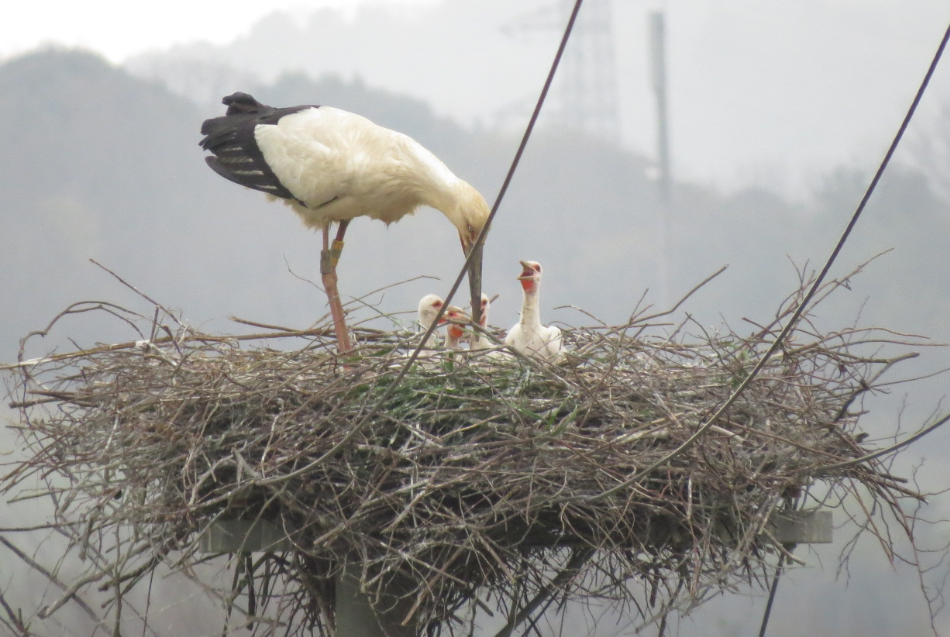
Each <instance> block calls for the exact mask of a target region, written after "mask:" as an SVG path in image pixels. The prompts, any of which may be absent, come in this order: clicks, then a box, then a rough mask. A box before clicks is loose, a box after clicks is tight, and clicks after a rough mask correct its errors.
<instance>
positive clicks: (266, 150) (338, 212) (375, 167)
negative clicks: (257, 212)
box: [201, 93, 489, 352]
mask: <svg viewBox="0 0 950 637" xmlns="http://www.w3.org/2000/svg"><path fill="white" fill-rule="evenodd" d="M222 102H223V103H224V104H225V105H227V107H228V109H227V112H226V114H225V115H224V116H223V117H215V118H213V119H208V120H205V122H204V123H203V124H202V125H201V134H202V135H204V136H205V137H204V138H203V139H202V140H201V147H202V148H203V149H205V150H207V151H210V152H211V153H212V154H213V156H211V157H205V161H206V162H207V163H208V165H209V166H210V167H211V168H212V170H214V171H215V172H216V173H218V174H219V175H221V176H222V177H224V178H225V179H228V180H230V181H233V182H235V183H237V184H240V185H242V186H247V187H248V188H253V189H254V190H259V191H261V192H263V193H266V194H268V195H271V196H273V197H278V198H280V199H282V200H283V201H284V203H286V204H287V205H288V206H290V207H291V208H292V209H293V210H294V211H295V212H296V213H297V214H298V215H300V217H301V219H302V220H303V222H304V224H305V225H307V226H309V227H311V228H315V229H320V230H321V231H322V232H323V250H322V251H321V253H320V273H321V275H322V276H323V285H324V288H325V289H326V293H327V298H328V300H329V304H330V312H331V314H332V316H333V325H334V329H335V331H336V336H337V347H338V348H339V349H340V351H341V352H345V351H348V350H349V349H350V341H349V333H348V332H347V329H346V322H345V319H344V315H343V306H342V304H341V303H340V295H339V292H338V290H337V276H336V265H337V261H338V260H339V258H340V253H341V252H342V250H343V236H344V234H345V233H346V227H347V225H348V224H349V223H350V221H351V220H352V219H354V218H356V217H360V216H368V217H370V218H372V219H379V220H381V221H384V222H385V223H387V224H390V223H392V222H394V221H399V220H400V219H402V218H403V217H404V216H406V215H408V214H411V213H413V212H415V210H416V209H417V208H418V207H419V206H431V207H432V208H435V209H436V210H438V211H440V212H441V213H442V214H444V215H445V216H446V218H447V219H448V220H449V221H451V222H452V225H454V226H455V228H456V229H457V230H458V235H459V240H460V241H461V243H462V250H463V251H464V252H465V255H466V256H468V255H469V254H471V253H473V251H474V253H473V254H472V260H471V263H470V267H469V272H468V281H469V287H470V292H471V297H472V303H473V304H475V303H477V302H478V299H479V298H481V271H482V251H481V247H480V246H479V247H478V248H477V249H475V240H476V238H477V237H478V235H479V234H480V233H481V231H482V228H483V227H484V226H485V224H486V222H487V221H488V215H489V208H488V204H487V203H486V202H485V199H484V198H483V197H482V196H481V195H480V194H479V193H478V191H477V190H475V189H474V188H473V187H472V186H470V185H469V184H468V183H466V182H464V181H462V180H461V179H459V178H458V177H456V176H455V175H454V174H453V173H452V171H451V170H449V169H448V168H447V167H446V166H445V164H443V163H442V162H441V161H439V159H438V158H437V157H436V156H435V155H433V154H432V153H431V152H429V151H428V150H426V149H425V148H424V147H423V146H422V145H421V144H419V143H418V142H416V141H415V140H413V139H412V138H410V137H408V136H406V135H403V134H402V133H397V132H395V131H392V130H389V129H388V128H383V127H382V126H378V125H376V124H374V123H373V122H371V121H369V120H368V119H366V118H364V117H360V116H359V115H354V114H353V113H348V112H346V111H342V110H339V109H336V108H332V107H329V106H310V105H304V106H291V107H288V108H274V107H273V106H267V105H265V104H261V103H260V102H258V101H257V100H255V99H254V98H253V97H251V96H250V95H248V94H247V93H234V94H233V95H228V96H227V97H225V98H224V99H223V100H222ZM334 222H336V223H338V224H339V228H338V230H337V234H336V241H334V242H333V245H332V248H331V246H330V239H329V236H330V235H329V233H330V225H331V224H332V223H334ZM476 311H477V310H476Z"/></svg>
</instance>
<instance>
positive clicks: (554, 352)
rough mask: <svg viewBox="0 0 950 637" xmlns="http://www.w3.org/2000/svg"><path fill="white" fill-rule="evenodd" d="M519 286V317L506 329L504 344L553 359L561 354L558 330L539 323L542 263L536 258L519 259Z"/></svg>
mask: <svg viewBox="0 0 950 637" xmlns="http://www.w3.org/2000/svg"><path fill="white" fill-rule="evenodd" d="M520 263H521V268H522V271H521V276H519V277H518V280H519V281H521V289H522V290H523V291H524V303H523V304H522V306H521V320H520V321H518V322H517V323H515V325H514V327H512V328H511V329H510V330H508V336H506V337H505V345H508V346H510V347H512V348H513V349H515V350H516V351H518V352H520V353H522V354H524V355H525V356H533V357H536V358H543V359H553V358H556V357H558V356H559V355H560V354H561V330H559V329H558V328H557V327H554V326H553V325H551V326H545V325H542V324H541V310H540V308H539V305H538V294H539V292H540V288H541V264H540V263H538V262H537V261H521V262H520Z"/></svg>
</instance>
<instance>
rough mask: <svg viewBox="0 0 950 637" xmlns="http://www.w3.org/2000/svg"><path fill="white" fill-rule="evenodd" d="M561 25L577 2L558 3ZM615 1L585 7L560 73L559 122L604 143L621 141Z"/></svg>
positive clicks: (597, 1)
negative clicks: (614, 24) (615, 42)
mask: <svg viewBox="0 0 950 637" xmlns="http://www.w3.org/2000/svg"><path fill="white" fill-rule="evenodd" d="M557 1H558V3H559V8H560V12H561V18H562V19H561V21H560V22H561V23H562V24H564V23H566V22H567V19H568V18H569V17H570V15H571V11H572V9H573V8H574V0H557ZM611 3H612V0H589V1H588V2H585V3H584V5H583V6H582V7H581V11H580V13H578V15H577V22H576V23H575V25H574V31H573V33H571V39H570V41H569V42H568V45H567V48H566V49H565V51H564V58H563V60H562V67H561V69H560V70H559V73H558V74H559V75H560V86H559V92H558V96H559V98H560V99H559V104H558V107H559V108H558V113H557V115H558V120H559V121H560V122H561V123H563V124H565V125H567V126H570V127H572V128H577V129H580V130H583V131H586V132H588V133H591V134H593V135H595V136H597V137H600V138H602V139H607V140H611V141H615V142H616V141H618V140H619V138H620V112H619V108H618V105H617V102H618V100H617V65H616V60H615V55H614V37H613V21H612V14H613V11H612V9H611Z"/></svg>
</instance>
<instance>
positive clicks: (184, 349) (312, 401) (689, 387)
mask: <svg viewBox="0 0 950 637" xmlns="http://www.w3.org/2000/svg"><path fill="white" fill-rule="evenodd" d="M791 306H792V304H791V302H789V304H788V307H791ZM88 309H89V308H84V309H83V311H86V310H88ZM92 309H94V310H99V311H103V312H106V311H108V313H109V316H112V317H119V318H120V319H122V321H123V322H124V324H126V325H131V326H133V328H135V329H138V330H139V331H140V333H139V335H138V336H140V338H137V339H136V340H130V341H128V342H125V343H119V344H112V345H100V346H96V347H89V348H83V349H79V350H77V351H74V352H70V353H64V354H51V355H49V356H46V357H43V358H41V359H36V360H32V361H23V362H21V363H19V364H16V365H13V366H10V368H9V370H10V372H11V374H10V376H9V377H8V378H9V379H10V381H11V382H10V393H11V396H12V399H13V402H14V405H15V407H17V408H18V409H19V411H20V421H19V422H18V423H17V424H16V427H17V428H18V429H19V433H20V435H21V437H22V441H23V444H24V446H25V447H26V453H27V460H26V461H24V462H21V463H18V464H17V465H16V466H14V467H12V468H9V467H8V472H7V473H6V475H5V477H4V478H3V482H2V483H0V487H2V488H3V489H5V490H6V491H7V492H8V493H9V492H12V491H13V490H14V488H22V487H23V485H24V484H27V483H28V480H30V479H34V478H35V477H39V478H40V479H41V480H42V483H43V484H44V487H43V489H44V492H43V495H49V496H50V497H52V498H53V501H54V502H55V517H56V523H57V525H59V526H60V527H61V528H62V529H64V530H65V532H66V533H67V534H68V535H69V537H71V541H72V543H73V547H74V548H75V549H76V550H80V551H83V552H84V553H86V554H89V553H94V554H95V555H96V559H94V560H91V561H89V562H87V569H89V570H88V573H92V574H95V573H99V575H100V577H99V578H98V579H96V580H93V581H96V582H98V584H97V585H98V586H100V587H101V588H102V589H103V590H106V591H115V595H116V596H120V595H121V594H122V592H123V591H129V590H131V589H132V588H133V587H134V586H136V585H137V584H138V583H140V582H142V581H144V580H145V579H146V578H147V577H148V575H149V574H150V573H151V572H153V571H154V570H155V569H156V567H157V566H158V565H159V564H163V565H165V566H166V567H170V568H171V569H172V570H176V571H181V572H183V573H186V574H189V573H194V569H195V568H196V565H198V564H200V563H201V562H202V561H204V560H206V559H207V556H206V555H205V554H203V553H202V551H201V547H202V542H205V545H204V548H206V549H207V548H208V546H211V545H209V544H207V541H208V540H207V534H208V533H209V529H211V528H212V527H213V526H214V524H215V523H216V522H219V521H222V520H241V521H245V522H248V523H250V524H253V523H254V522H256V521H265V522H266V523H267V524H268V525H270V526H271V527H272V528H274V529H277V530H278V531H279V535H280V542H283V544H279V545H275V546H276V547H277V548H278V549H279V550H273V551H269V552H264V553H256V554H254V555H253V556H251V555H243V554H242V555H239V556H238V557H237V558H235V559H234V562H233V564H235V570H236V574H235V580H234V583H233V584H232V585H231V586H230V587H229V586H224V587H223V590H222V591H221V592H220V594H221V597H222V598H223V599H225V600H226V601H227V603H228V604H231V605H232V606H233V607H235V608H238V610H240V611H241V612H243V613H246V615H247V616H248V617H258V618H259V617H268V618H270V621H267V622H260V623H257V624H256V627H255V630H256V631H258V632H259V633H261V634H268V633H270V632H274V633H279V634H285V633H290V634H310V631H314V632H315V633H318V634H332V627H333V626H334V616H333V608H334V594H335V587H336V582H337V581H339V577H340V576H341V574H343V573H349V574H351V575H352V576H353V577H355V578H356V581H357V582H358V587H359V590H361V591H362V592H363V593H364V594H366V595H368V597H369V599H370V600H371V601H372V603H373V604H376V605H378V606H380V607H382V606H388V607H391V608H396V607H398V609H399V617H400V618H401V623H404V624H406V625H410V626H415V627H418V628H419V630H422V629H428V630H429V631H430V632H433V631H435V632H437V631H440V630H441V631H449V632H453V631H455V630H461V631H462V632H467V630H468V629H467V628H464V627H465V626H468V625H469V623H470V622H471V621H472V620H471V618H472V617H473V616H474V614H475V612H476V611H477V610H478V609H479V608H483V609H485V608H496V609H497V608H508V609H513V610H512V616H514V615H515V614H517V613H522V614H523V613H530V612H536V611H537V612H540V610H543V607H542V602H544V601H545V600H548V601H549V600H552V599H560V600H564V599H583V600H587V601H590V600H602V601H604V602H607V603H614V604H618V605H620V606H621V607H623V608H624V609H626V610H629V611H630V612H631V613H633V614H635V615H637V616H639V618H640V621H641V622H642V623H644V624H647V623H649V622H651V621H655V620H656V619H657V618H659V617H662V616H665V614H666V613H669V612H673V611H677V612H686V611H688V610H689V609H690V608H691V607H693V606H695V605H696V604H698V603H701V601H702V600H703V599H705V598H707V597H709V596H710V595H714V594H719V593H721V592H722V591H725V590H732V589H734V588H735V587H737V586H740V585H751V586H752V587H758V588H764V587H765V580H766V577H767V574H768V573H769V572H770V569H774V566H775V562H776V560H777V559H778V556H780V555H784V556H785V558H783V559H793V560H794V559H795V558H794V556H792V555H791V549H792V547H791V546H789V545H788V543H787V541H784V542H783V541H782V539H781V538H777V537H776V536H775V535H774V520H775V519H776V517H777V516H780V515H782V514H788V515H790V514H792V512H794V511H796V510H799V509H801V508H803V507H804V508H809V506H811V507H814V506H816V505H818V504H821V505H822V506H823V507H825V508H826V509H830V508H833V507H835V506H837V505H838V504H839V503H840V502H841V501H842V500H844V499H845V498H848V497H858V498H861V499H862V501H864V502H866V503H867V509H868V510H871V508H873V507H875V506H877V507H883V508H886V509H890V510H893V511H896V512H900V511H901V506H902V505H901V503H902V501H903V500H905V499H907V498H910V499H914V498H916V497H918V496H917V494H916V493H914V492H913V491H912V490H909V489H907V488H906V487H905V486H904V482H903V480H901V479H900V478H898V477H895V476H893V475H891V474H890V473H889V472H888V471H887V469H886V467H885V465H884V464H882V463H881V461H880V459H879V458H876V457H875V456H874V452H875V450H876V449H878V448H879V447H878V446H876V445H875V444H873V441H869V440H865V434H863V433H862V431H861V429H860V427H859V421H860V416H861V407H860V404H861V400H860V399H861V396H862V395H864V394H865V393H866V392H868V391H871V390H873V389H874V388H875V386H876V384H877V383H878V382H879V378H880V377H881V375H882V374H883V373H885V372H886V371H887V370H888V369H890V368H891V366H892V365H894V363H895V362H898V361H900V360H903V359H904V358H906V357H907V355H904V354H901V355H898V356H895V357H891V358H882V357H880V348H881V343H883V342H887V343H892V344H895V343H896V344H897V345H899V346H901V347H904V348H906V346H908V342H907V339H901V338H896V337H895V336H894V335H893V334H892V333H889V332H886V331H882V330H877V329H857V328H849V329H846V330H842V331H836V332H832V333H821V332H819V331H818V330H816V329H815V328H814V326H812V325H810V324H808V323H807V322H804V323H803V324H802V326H801V327H800V328H799V329H797V330H796V331H795V332H794V333H793V334H792V338H791V339H790V340H789V341H788V344H787V346H786V347H784V348H783V349H782V350H781V351H780V352H779V354H777V355H776V356H774V357H773V358H772V360H771V361H770V362H769V363H768V364H767V365H766V367H765V368H764V369H763V371H762V373H761V374H759V375H758V376H757V377H756V378H755V379H754V380H753V381H752V382H751V384H750V385H749V386H748V387H747V389H746V390H745V391H744V392H742V393H741V394H740V396H739V397H738V399H737V400H736V401H735V402H734V403H733V405H732V406H731V407H730V408H729V409H728V410H727V411H726V412H725V413H723V414H722V415H721V416H720V417H719V418H718V419H717V420H716V421H714V422H712V423H711V424H709V423H708V419H709V418H710V416H711V415H712V414H714V413H716V411H717V408H718V407H719V406H720V405H722V404H723V403H724V402H725V401H726V400H727V399H728V398H729V397H730V395H731V394H732V393H733V391H734V390H735V389H736V387H737V386H738V385H739V383H740V382H742V381H743V380H744V379H745V377H746V375H747V374H748V373H749V371H750V370H751V368H752V367H753V365H754V363H755V362H756V360H758V358H759V356H761V354H762V352H764V350H765V349H766V347H767V346H768V344H769V343H770V342H771V341H772V340H773V339H774V337H775V333H776V332H777V329H776V326H777V324H778V322H779V320H780V319H781V318H782V317H784V316H786V315H787V314H786V313H783V312H779V313H778V315H777V318H776V322H775V324H774V325H772V326H761V327H759V328H756V329H755V330H754V332H753V333H751V334H748V335H739V334H737V333H735V332H733V331H730V330H728V329H725V328H724V329H723V330H721V331H720V333H719V334H714V335H711V334H708V333H701V335H700V336H699V337H697V336H688V335H686V334H687V330H686V329H685V326H681V327H684V329H672V328H670V327H664V328H657V327H656V326H655V324H656V322H657V321H656V318H655V317H649V316H644V315H640V316H639V317H635V318H634V319H631V321H630V323H628V324H627V325H623V326H619V327H616V326H614V327H606V326H602V327H594V328H576V329H566V330H565V340H566V342H567V343H568V344H569V348H570V351H569V353H568V354H567V355H566V356H565V357H564V359H563V360H561V361H560V362H558V363H557V364H546V363H542V362H538V361H534V360H530V359H525V358H523V357H519V356H512V355H498V354H493V355H486V354H484V353H479V352H474V353H468V352H446V351H436V350H424V351H423V352H422V356H421V357H420V359H419V360H418V361H416V362H415V363H414V364H413V365H411V366H410V367H408V369H406V370H405V374H404V376H402V377H401V378H398V379H397V375H398V374H399V373H401V372H402V371H403V368H404V367H405V366H406V364H407V362H408V354H409V353H410V352H412V350H413V348H414V346H415V345H416V344H417V343H418V338H419V337H418V335H415V334H409V333H405V332H403V333H387V332H380V331H374V330H365V329H364V330H360V329H357V330H354V334H355V336H356V340H357V346H356V349H355V351H353V352H351V353H349V354H347V355H345V356H343V355H340V354H338V353H337V352H336V351H335V343H334V342H333V340H332V337H331V336H329V335H328V334H327V330H322V329H321V330H311V331H302V332H292V331H268V332H267V333H265V334H254V335H249V336H244V337H233V336H219V335H209V334H203V333H200V332H198V331H196V330H194V329H193V328H189V327H186V326H184V325H181V324H178V323H176V322H175V321H174V320H171V319H168V320H165V319H163V320H158V319H157V318H156V319H154V320H151V319H145V318H143V317H141V316H138V315H134V314H132V313H127V312H124V311H122V310H120V309H116V308H114V307H109V308H102V307H99V308H92ZM68 315H69V313H67V314H65V315H64V316H63V317H61V318H60V320H64V319H65V318H66V317H68ZM169 316H170V315H169ZM657 332H663V334H662V335H658V334H657ZM397 380H398V384H396V385H395V386H394V383H395V382H396V381H397ZM706 424H709V426H708V427H707V428H706V429H705V431H704V433H703V435H701V436H700V437H699V438H698V439H696V440H695V442H693V443H691V444H689V445H687V446H684V444H683V443H684V442H686V441H687V439H689V438H690V436H692V435H693V434H694V433H695V432H696V431H697V430H698V429H699V428H700V427H701V426H703V425H706ZM117 545H118V547H119V548H118V549H116V546H117ZM110 547H111V548H110ZM238 571H239V572H240V573H241V574H242V575H241V576H240V577H238ZM242 587H243V588H242ZM394 590H398V591H399V592H398V595H396V596H395V597H394V595H393V591H394ZM238 593H241V595H240V596H239V595H238ZM242 600H243V601H242Z"/></svg>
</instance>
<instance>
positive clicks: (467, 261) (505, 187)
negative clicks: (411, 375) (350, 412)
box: [299, 0, 583, 472]
mask: <svg viewBox="0 0 950 637" xmlns="http://www.w3.org/2000/svg"><path fill="white" fill-rule="evenodd" d="M582 3H583V0H575V3H574V10H573V11H572V12H571V17H570V18H569V19H568V21H567V26H566V27H565V28H564V35H563V36H562V37H561V44H560V45H559V46H558V49H557V53H555V55H554V61H553V62H552V63H551V70H550V71H548V77H547V79H545V81H544V87H543V88H542V89H541V95H540V96H539V97H538V102H537V104H536V105H535V107H534V112H533V113H531V119H529V120H528V126H527V128H526V129H525V132H524V136H523V137H522V138H521V144H520V145H519V146H518V151H517V152H516V153H515V157H514V159H513V160H512V162H511V166H510V167H509V168H508V174H507V175H506V176H505V181H504V182H502V184H501V189H500V190H499V192H498V197H496V198H495V204H494V205H493V206H492V209H491V213H489V215H488V221H486V222H485V226H484V227H483V228H482V231H481V232H480V233H479V235H478V238H477V239H475V242H474V244H473V245H472V249H471V250H469V253H468V256H467V258H466V259H465V263H464V264H463V265H462V269H461V271H460V272H459V275H458V277H457V278H456V279H455V284H454V285H452V289H451V290H450V291H449V294H448V296H447V297H446V299H445V303H443V304H442V307H441V308H439V313H438V314H437V315H436V317H435V320H433V321H432V325H430V326H429V328H428V329H427V330H426V331H425V333H424V334H423V335H422V338H421V339H420V341H419V345H418V346H417V347H416V349H415V350H414V351H413V352H412V355H411V356H410V357H409V360H407V361H406V363H405V365H403V366H402V369H400V370H399V373H398V374H397V375H396V377H395V378H393V382H392V383H390V384H389V387H387V388H386V391H385V392H383V395H382V396H380V397H379V400H377V401H376V403H375V404H374V405H373V406H372V408H370V409H369V411H367V412H366V413H365V414H364V415H363V416H362V417H361V418H360V419H359V420H358V421H357V422H356V424H355V425H353V428H352V429H350V431H349V432H347V434H346V435H345V436H343V438H342V439H340V441H339V442H338V443H336V444H335V445H333V447H332V448H330V449H329V450H328V451H327V452H326V453H325V454H323V455H322V456H321V457H320V458H318V459H317V460H315V461H314V462H312V463H310V464H309V465H307V466H306V467H303V468H302V469H300V470H299V471H300V472H304V471H307V470H309V469H310V468H312V467H315V466H318V465H320V464H321V463H322V462H323V461H324V460H326V459H327V458H329V457H330V456H332V455H334V454H336V453H337V452H338V451H339V450H340V449H342V448H343V446H344V445H346V443H347V442H349V441H350V440H351V439H352V438H353V436H355V435H356V434H357V432H358V431H359V430H360V429H362V428H363V426H364V425H366V423H367V422H369V420H370V418H372V417H373V415H375V414H376V413H377V412H378V411H379V408H380V407H382V406H383V404H384V403H385V402H386V401H387V400H388V399H389V397H390V396H392V394H393V392H394V391H395V390H396V387H398V386H399V383H400V382H402V379H403V378H405V376H406V373H407V372H408V371H409V368H410V367H412V365H413V364H414V363H415V362H416V359H418V358H419V353H420V352H421V351H422V348H423V347H424V346H425V344H426V342H427V341H428V340H429V337H430V336H431V335H432V332H434V331H435V329H436V328H437V327H438V325H439V319H441V318H442V315H443V314H444V313H445V310H446V308H447V307H448V306H449V303H450V302H451V300H452V297H453V296H454V295H455V293H456V292H458V289H459V286H460V285H461V284H462V279H463V278H465V273H466V272H467V271H468V266H469V264H470V263H471V262H472V259H473V258H474V256H475V254H476V252H477V251H478V250H479V249H480V248H481V247H482V245H483V244H484V243H485V236H486V235H487V234H488V229H489V228H490V227H491V222H492V220H493V219H494V218H495V215H496V214H497V213H498V207H499V205H500V204H501V200H502V199H503V198H504V196H505V193H506V192H507V191H508V186H509V184H511V179H512V177H513V176H514V174H515V169H516V168H517V167H518V163H519V162H520V161H521V156H522V155H523V154H524V149H525V148H526V147H527V145H528V139H529V138H530V137H531V132H532V131H533V130H534V126H535V124H536V123H537V121H538V115H540V114H541V107H542V106H543V105H544V100H545V98H546V97H547V95H548V90H549V89H550V88H551V82H553V81H554V73H555V72H556V71H557V67H558V65H559V64H560V62H561V57H562V56H563V55H564V48H565V47H566V46H567V40H568V38H569V37H570V35H571V30H572V29H573V28H574V23H575V22H576V20H577V13H578V11H580V8H581V4H582Z"/></svg>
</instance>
